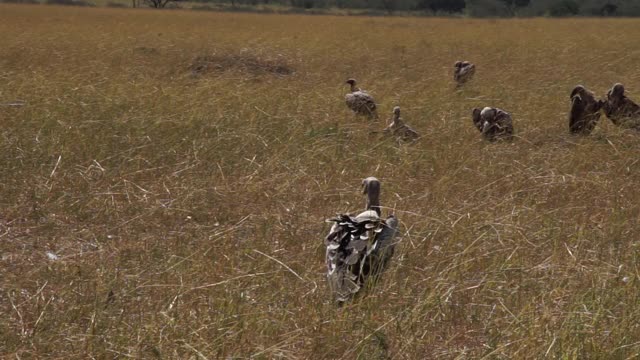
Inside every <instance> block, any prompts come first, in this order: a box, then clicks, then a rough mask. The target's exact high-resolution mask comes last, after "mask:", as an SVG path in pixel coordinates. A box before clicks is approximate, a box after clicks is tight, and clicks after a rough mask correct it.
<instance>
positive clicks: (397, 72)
mask: <svg viewBox="0 0 640 360" xmlns="http://www.w3.org/2000/svg"><path fill="white" fill-rule="evenodd" d="M638 25H639V23H638V20H625V19H618V20H593V19H565V20H545V19H534V20H463V19H459V20H445V19H403V18H388V19H382V18H377V19H371V18H339V17H304V16H300V17H297V16H259V15H246V14H215V13H206V14H205V13H192V12H178V11H171V12H156V11H144V10H139V11H131V10H116V9H80V8H58V7H51V6H49V7H38V6H26V7H23V6H11V5H2V6H0V33H2V34H3V36H2V37H0V49H1V51H0V100H1V101H0V103H2V104H3V105H2V106H0V139H1V140H0V170H1V171H0V254H1V261H0V272H1V274H2V276H1V277H0V313H1V314H2V319H1V320H0V339H1V341H0V356H1V357H5V358H20V359H24V358H83V359H84V358H129V357H133V358H163V359H167V358H175V359H186V358H192V359H195V358H200V359H204V358H209V359H216V358H247V357H253V358H264V359H267V358H288V359H302V358H313V359H336V358H345V359H353V358H360V359H376V358H380V359H387V358H393V359H417V358H445V359H451V358H469V359H478V358H504V359H516V358H543V357H549V358H565V359H587V358H593V359H595V358H598V359H601V358H612V359H627V358H633V357H637V356H638V354H639V353H640V342H639V341H640V322H639V321H638V319H640V290H638V286H639V285H640V265H639V257H640V252H639V247H640V242H639V241H638V236H640V226H639V225H638V218H639V215H640V214H639V205H638V204H639V203H640V194H639V193H638V190H637V189H638V187H639V186H640V162H639V161H638V158H639V155H640V134H637V133H633V132H628V131H622V130H620V129H618V128H615V127H614V126H612V124H610V123H609V122H608V121H607V120H606V119H603V120H602V121H601V123H600V124H599V125H598V128H597V130H596V131H595V133H594V134H593V135H592V136H589V137H586V138H579V137H574V136H570V135H569V134H568V131H567V130H568V120H567V112H568V106H569V104H568V102H569V99H568V97H569V96H568V95H569V92H570V90H571V88H572V87H573V86H574V85H576V84H578V83H581V84H584V85H585V86H587V87H588V88H590V89H592V90H594V91H596V92H597V93H598V94H599V95H601V94H603V93H604V91H605V90H606V89H607V88H608V87H609V86H611V85H612V84H613V83H614V82H617V81H621V82H624V83H625V85H626V87H627V88H628V89H629V90H630V91H631V92H632V94H631V95H630V96H632V97H635V98H636V99H638V100H640V75H639V74H638V72H637V68H636V65H635V64H637V63H638V61H639V60H640V52H638V51H637V48H636V40H637V39H638V38H639V37H640V26H638ZM229 59H231V61H229ZM458 59H468V60H471V61H474V62H475V63H476V64H477V66H478V73H477V75H476V78H475V80H474V81H473V82H472V83H470V84H468V86H466V87H465V89H464V90H463V91H462V92H454V91H453V90H452V89H453V85H452V83H451V79H450V78H451V72H450V70H451V67H452V65H453V62H454V61H455V60H458ZM279 66H281V67H283V68H286V69H289V70H292V71H294V72H293V73H292V74H285V73H280V72H277V71H273V69H274V68H278V67H279ZM348 77H355V78H357V79H358V80H360V83H361V85H362V87H363V88H366V89H367V90H369V91H370V92H371V93H372V94H373V95H374V96H375V97H376V99H377V101H378V102H379V103H380V111H381V113H382V114H384V117H385V118H386V117H387V116H389V115H390V113H391V109H392V108H393V106H395V105H400V106H401V107H402V109H403V117H404V118H405V120H406V121H407V122H408V123H409V124H410V125H412V126H413V127H414V128H416V129H417V130H418V131H420V132H421V133H422V134H423V138H422V139H421V140H420V141H419V142H418V143H416V144H414V145H412V146H401V147H398V146H397V145H396V144H395V142H394V141H392V140H384V139H380V138H379V137H377V136H378V135H371V134H369V132H370V131H371V130H377V129H381V128H382V127H383V126H384V124H383V123H382V122H380V123H377V124H367V123H366V121H365V120H364V119H360V118H356V117H354V116H353V115H352V114H351V113H350V112H349V111H348V110H347V109H346V106H345V105H344V103H343V96H344V93H345V92H346V86H345V85H344V84H343V82H344V80H345V79H346V78H348ZM634 92H635V93H634ZM17 100H22V101H25V102H26V105H25V106H21V107H15V106H7V105H6V104H7V103H10V102H14V101H17ZM484 105H491V106H497V107H500V108H503V109H505V110H507V111H510V112H511V113H512V114H513V117H514V121H515V127H516V133H517V136H518V138H517V140H516V141H514V142H513V143H503V144H488V143H486V142H484V141H482V139H481V138H480V136H479V133H478V132H477V131H476V130H475V129H474V128H473V126H472V124H471V119H470V110H471V108H473V107H476V106H484ZM366 176H377V177H379V178H380V179H381V180H382V182H383V189H382V202H383V205H385V206H386V207H387V208H386V209H385V210H384V211H385V212H391V211H393V212H395V213H396V214H397V215H398V217H399V218H400V220H401V222H402V230H401V242H400V244H399V245H398V249H397V252H396V255H395V257H394V259H393V262H392V266H391V269H390V270H389V271H388V272H387V273H385V275H384V277H383V279H382V280H381V282H380V283H379V284H377V286H375V287H374V288H372V289H370V291H368V292H367V293H366V295H365V296H363V297H362V298H360V299H359V300H357V301H355V302H353V303H351V304H349V305H347V306H345V307H343V308H336V307H335V306H334V304H333V303H332V301H331V297H330V295H329V294H328V291H327V287H326V284H325V282H324V277H323V272H324V270H325V269H324V264H323V262H324V248H323V242H322V240H323V237H324V236H325V233H326V232H327V230H328V229H327V224H325V223H324V221H323V220H324V219H325V218H326V217H330V216H332V215H333V214H334V213H336V212H339V211H358V210H360V209H361V208H362V206H363V204H364V201H363V199H362V198H361V195H360V194H359V192H358V191H359V184H360V180H361V179H362V178H364V177H366Z"/></svg>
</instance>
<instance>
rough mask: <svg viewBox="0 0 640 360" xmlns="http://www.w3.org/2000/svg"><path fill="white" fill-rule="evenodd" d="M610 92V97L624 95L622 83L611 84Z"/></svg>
mask: <svg viewBox="0 0 640 360" xmlns="http://www.w3.org/2000/svg"><path fill="white" fill-rule="evenodd" d="M610 92H611V97H613V98H618V99H620V98H622V97H623V96H624V85H622V84H620V83H617V84H615V85H613V87H612V88H611V90H610Z"/></svg>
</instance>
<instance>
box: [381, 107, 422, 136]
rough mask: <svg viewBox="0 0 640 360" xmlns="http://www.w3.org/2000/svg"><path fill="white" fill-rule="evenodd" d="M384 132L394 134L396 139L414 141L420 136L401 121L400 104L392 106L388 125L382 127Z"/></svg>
mask: <svg viewBox="0 0 640 360" xmlns="http://www.w3.org/2000/svg"><path fill="white" fill-rule="evenodd" d="M384 133H385V134H389V135H392V136H394V137H395V138H396V139H397V140H398V141H416V140H417V139H418V138H419V137H420V134H418V132H417V131H415V130H413V129H412V128H411V126H409V125H407V124H405V123H404V121H402V118H401V117H400V106H396V107H394V108H393V117H392V118H391V121H390V124H389V126H387V127H386V128H385V129H384Z"/></svg>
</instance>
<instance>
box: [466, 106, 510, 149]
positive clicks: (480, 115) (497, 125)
mask: <svg viewBox="0 0 640 360" xmlns="http://www.w3.org/2000/svg"><path fill="white" fill-rule="evenodd" d="M472 119H473V124H474V125H475V126H476V128H477V129H478V130H480V132H481V133H482V135H483V136H484V137H485V139H487V140H489V141H496V140H499V139H503V140H511V139H512V138H513V120H512V119H511V114H509V113H508V112H506V111H504V110H502V109H498V108H492V107H485V108H484V109H482V110H480V109H479V108H475V109H473V112H472Z"/></svg>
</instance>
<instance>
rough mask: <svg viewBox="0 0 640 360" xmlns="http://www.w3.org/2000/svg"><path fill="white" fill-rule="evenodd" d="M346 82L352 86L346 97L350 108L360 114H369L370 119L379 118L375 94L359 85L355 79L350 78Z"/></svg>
mask: <svg viewBox="0 0 640 360" xmlns="http://www.w3.org/2000/svg"><path fill="white" fill-rule="evenodd" d="M346 83H347V84H349V85H350V86H351V92H350V93H348V94H347V95H345V97H344V98H345V100H346V102H347V106H348V107H349V109H351V110H352V111H353V112H355V113H356V114H358V115H364V116H367V117H368V118H369V119H374V118H375V119H377V118H378V113H377V112H376V102H375V100H373V96H371V95H369V93H368V92H366V91H365V90H361V89H360V88H359V87H357V86H356V80H355V79H349V80H347V82H346Z"/></svg>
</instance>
